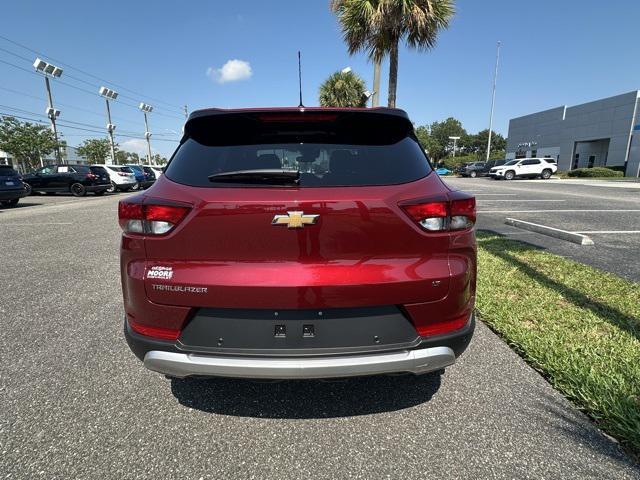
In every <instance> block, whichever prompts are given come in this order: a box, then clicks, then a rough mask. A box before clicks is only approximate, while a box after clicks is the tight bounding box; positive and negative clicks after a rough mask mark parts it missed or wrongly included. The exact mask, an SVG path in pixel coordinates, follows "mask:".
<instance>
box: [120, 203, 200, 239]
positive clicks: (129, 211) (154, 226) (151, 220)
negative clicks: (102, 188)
mask: <svg viewBox="0 0 640 480" xmlns="http://www.w3.org/2000/svg"><path fill="white" fill-rule="evenodd" d="M190 210H191V208H190V207H184V206H178V205H158V204H145V205H143V204H141V203H130V202H126V201H121V202H120V203H119V204H118V220H119V222H120V226H121V227H122V230H123V231H125V232H126V233H138V234H144V235H164V234H166V233H169V232H170V231H171V230H172V229H173V228H174V227H175V226H176V225H178V224H179V223H180V222H181V221H182V219H183V218H184V217H186V216H187V214H188V213H189V211H190Z"/></svg>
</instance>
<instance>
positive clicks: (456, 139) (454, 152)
mask: <svg viewBox="0 0 640 480" xmlns="http://www.w3.org/2000/svg"><path fill="white" fill-rule="evenodd" d="M449 140H453V159H454V160H455V158H456V142H457V141H458V140H460V137H449Z"/></svg>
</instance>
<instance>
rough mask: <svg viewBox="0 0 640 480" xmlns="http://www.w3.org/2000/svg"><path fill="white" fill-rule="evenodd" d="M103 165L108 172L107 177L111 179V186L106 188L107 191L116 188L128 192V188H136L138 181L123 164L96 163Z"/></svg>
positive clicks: (113, 190) (112, 190)
mask: <svg viewBox="0 0 640 480" xmlns="http://www.w3.org/2000/svg"><path fill="white" fill-rule="evenodd" d="M98 166H99V167H104V169H105V170H106V171H107V173H109V179H110V180H111V187H110V188H109V189H108V190H107V192H109V193H113V192H115V191H116V190H120V191H121V192H128V191H129V190H137V189H138V182H137V181H136V176H135V174H134V173H133V170H131V169H130V168H129V167H125V166H123V165H105V164H101V165H98Z"/></svg>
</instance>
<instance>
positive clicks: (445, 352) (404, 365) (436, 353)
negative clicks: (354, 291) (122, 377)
mask: <svg viewBox="0 0 640 480" xmlns="http://www.w3.org/2000/svg"><path fill="white" fill-rule="evenodd" d="M455 359H456V357H455V354H454V353H453V350H451V349H450V348H449V347H433V348H424V349H421V350H403V351H399V352H391V353H381V354H375V355H349V356H339V357H320V358H318V357H313V358H251V357H244V358H242V357H240V358H237V357H214V356H208V355H197V354H187V353H173V352H162V351H157V350H153V351H151V352H149V353H147V354H146V355H145V357H144V366H145V367H147V368H148V369H149V370H153V371H155V372H160V373H164V374H166V375H171V376H174V377H188V376H191V375H202V376H216V377H234V378H264V379H283V380H290V379H312V378H336V377H356V376H364V375H379V374H383V373H397V372H407V373H413V374H422V373H427V372H433V371H435V370H440V369H442V368H444V367H447V366H449V365H451V364H453V363H454V362H455Z"/></svg>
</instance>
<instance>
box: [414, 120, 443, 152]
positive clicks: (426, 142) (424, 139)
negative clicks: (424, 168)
mask: <svg viewBox="0 0 640 480" xmlns="http://www.w3.org/2000/svg"><path fill="white" fill-rule="evenodd" d="M416 137H417V138H418V141H419V142H420V145H422V148H424V150H425V151H426V152H427V154H428V155H429V158H431V159H432V160H434V161H435V160H437V156H438V154H439V152H440V151H441V150H442V146H441V145H440V144H438V141H437V140H436V139H435V138H434V137H433V136H432V135H431V131H430V127H429V126H427V125H421V126H419V127H417V128H416Z"/></svg>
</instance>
